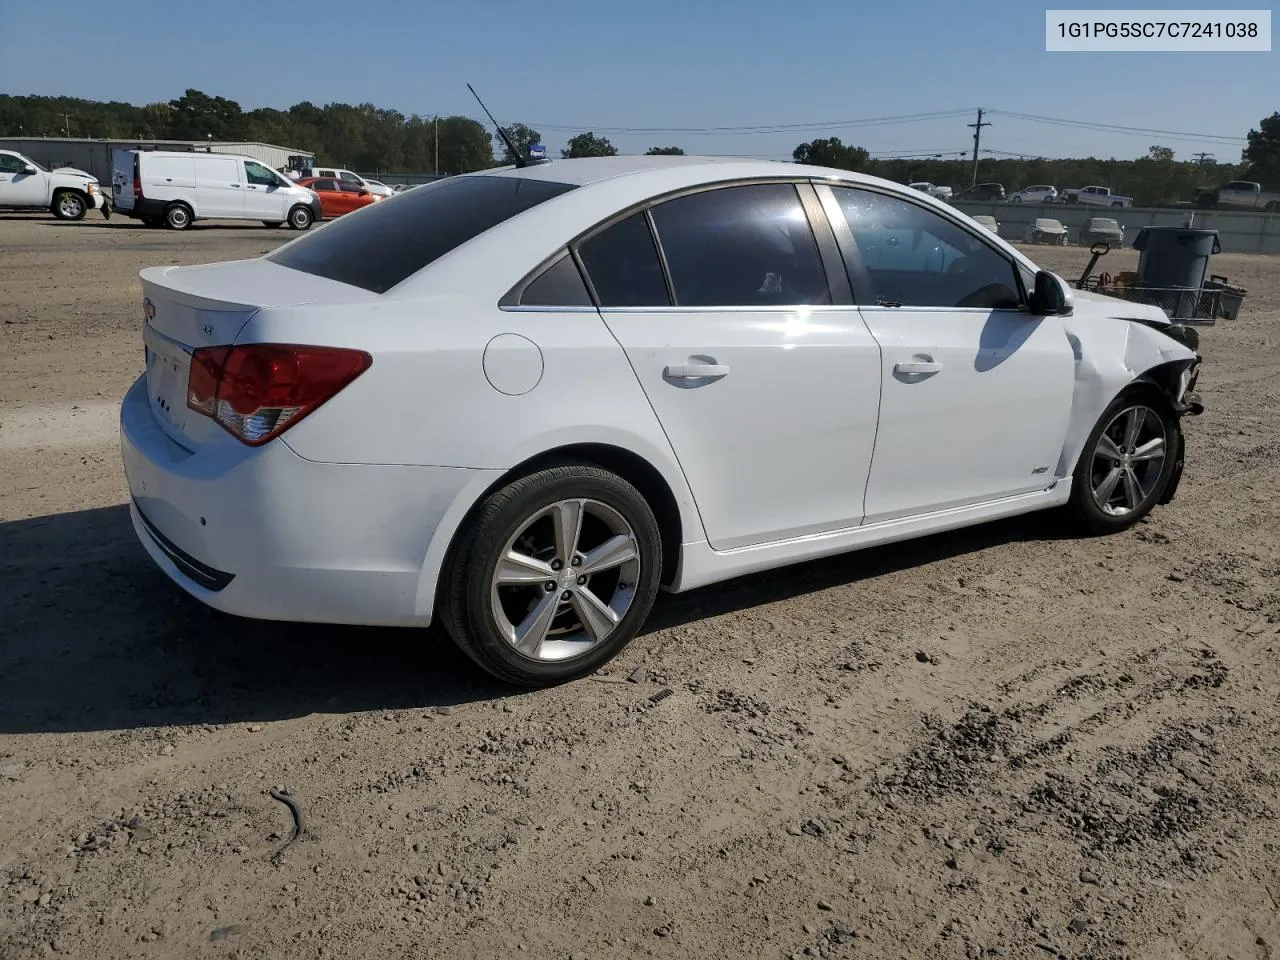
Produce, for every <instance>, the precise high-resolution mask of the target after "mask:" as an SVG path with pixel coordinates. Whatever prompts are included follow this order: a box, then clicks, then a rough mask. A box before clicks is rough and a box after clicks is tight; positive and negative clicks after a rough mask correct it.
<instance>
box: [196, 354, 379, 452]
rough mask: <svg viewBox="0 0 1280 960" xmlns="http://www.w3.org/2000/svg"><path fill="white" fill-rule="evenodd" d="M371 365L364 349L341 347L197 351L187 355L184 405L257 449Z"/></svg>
mask: <svg viewBox="0 0 1280 960" xmlns="http://www.w3.org/2000/svg"><path fill="white" fill-rule="evenodd" d="M371 363H373V358H372V357H371V356H369V354H367V353H365V352H364V351H363V350H347V349H345V348H341V347H304V346H295V345H292V344H280V343H255V344H246V345H245V346H239V347H200V348H199V349H198V350H196V351H195V353H194V354H192V356H191V372H190V374H189V375H188V377H187V406H188V407H190V408H191V409H192V410H194V411H195V412H196V413H199V414H203V415H204V416H206V417H211V418H212V419H213V420H215V421H216V422H218V423H219V424H221V425H222V426H223V427H224V428H226V430H227V431H228V432H230V433H231V434H232V435H233V436H234V437H236V438H237V439H238V440H240V441H242V442H244V443H247V444H248V445H249V446H251V447H257V446H261V445H262V444H264V443H266V442H268V441H269V440H273V439H275V438H276V437H278V436H280V434H282V433H284V432H285V430H287V429H288V428H289V427H291V426H293V425H294V424H295V423H297V422H298V421H299V420H301V419H302V418H303V417H305V416H306V415H307V414H309V413H311V412H312V411H313V410H315V409H316V408H317V407H318V406H320V405H321V404H322V403H324V402H325V401H326V400H328V399H330V398H331V397H332V396H334V394H336V393H337V392H338V391H339V390H341V389H342V388H343V387H345V386H346V385H347V384H349V383H350V382H351V381H352V380H354V379H355V378H356V377H358V376H360V374H362V373H364V372H365V371H366V370H368V369H369V365H370V364H371Z"/></svg>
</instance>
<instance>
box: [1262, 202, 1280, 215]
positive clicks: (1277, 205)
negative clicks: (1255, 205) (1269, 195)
mask: <svg viewBox="0 0 1280 960" xmlns="http://www.w3.org/2000/svg"><path fill="white" fill-rule="evenodd" d="M1263 210H1265V211H1266V212H1267V213H1280V200H1272V201H1271V202H1270V203H1268V204H1267V205H1266V206H1265V207H1263Z"/></svg>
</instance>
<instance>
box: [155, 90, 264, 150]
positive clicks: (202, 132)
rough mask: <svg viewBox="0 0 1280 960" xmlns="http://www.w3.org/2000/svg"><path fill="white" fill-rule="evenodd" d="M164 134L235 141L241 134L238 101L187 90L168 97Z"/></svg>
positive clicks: (176, 137)
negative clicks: (178, 95)
mask: <svg viewBox="0 0 1280 960" xmlns="http://www.w3.org/2000/svg"><path fill="white" fill-rule="evenodd" d="M169 107H170V108H171V110H172V112H171V113H170V115H169V130H168V135H169V136H170V137H173V138H175V139H180V140H203V139H205V138H206V137H210V136H211V138H212V139H214V140H238V139H240V138H242V137H243V136H244V132H245V123H244V113H243V111H242V110H241V109H240V104H238V103H236V102H235V101H234V100H227V99H226V98H224V97H211V96H209V95H208V94H207V93H201V92H200V91H199V90H191V89H188V90H187V92H186V93H184V94H183V95H182V96H181V97H179V98H178V99H177V100H170V101H169Z"/></svg>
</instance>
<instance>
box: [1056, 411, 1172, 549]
mask: <svg viewBox="0 0 1280 960" xmlns="http://www.w3.org/2000/svg"><path fill="white" fill-rule="evenodd" d="M1134 408H1141V409H1143V410H1145V411H1146V412H1145V413H1144V414H1143V421H1144V422H1143V427H1144V431H1143V432H1142V433H1140V434H1139V439H1141V437H1143V436H1149V434H1148V433H1147V432H1145V431H1146V428H1147V426H1148V425H1149V423H1150V421H1149V420H1147V418H1150V417H1153V416H1154V417H1156V418H1158V420H1159V425H1160V429H1161V430H1162V432H1163V439H1164V448H1163V449H1164V451H1165V455H1164V457H1163V458H1162V459H1161V460H1160V461H1159V464H1158V466H1157V465H1156V464H1155V462H1154V461H1150V460H1148V461H1145V462H1144V463H1145V464H1146V466H1145V468H1144V467H1142V464H1140V465H1139V469H1146V470H1147V474H1146V475H1145V476H1143V477H1142V478H1140V481H1141V480H1145V481H1146V483H1149V484H1150V485H1149V486H1148V487H1146V491H1145V493H1144V494H1143V495H1142V497H1141V498H1140V499H1138V502H1137V504H1136V506H1133V507H1132V508H1130V509H1127V511H1126V512H1124V513H1120V514H1117V513H1115V512H1112V510H1110V509H1108V510H1104V509H1103V507H1102V506H1101V504H1100V503H1099V498H1098V497H1097V496H1095V487H1097V486H1099V484H1100V482H1101V480H1103V479H1104V478H1105V477H1106V476H1107V475H1108V474H1109V473H1110V470H1107V468H1106V467H1105V464H1107V463H1113V462H1115V461H1114V460H1113V459H1112V458H1109V457H1107V456H1106V455H1105V454H1102V453H1099V445H1100V444H1101V443H1102V442H1103V440H1102V437H1103V433H1104V432H1106V433H1108V434H1109V435H1110V436H1111V437H1112V438H1114V437H1116V436H1120V437H1121V440H1123V427H1124V420H1123V418H1124V417H1125V416H1126V411H1128V410H1130V409H1134ZM1118 421H1119V428H1120V430H1119V433H1118V432H1117V429H1116V428H1117V422H1118ZM1112 442H1113V443H1114V442H1115V441H1114V439H1113V441H1112ZM1181 443H1182V429H1181V425H1180V423H1179V421H1178V417H1177V415H1176V414H1174V412H1173V410H1172V408H1171V407H1170V405H1169V401H1168V399H1167V398H1166V397H1165V396H1164V395H1163V394H1162V393H1160V392H1159V391H1158V390H1156V388H1155V387H1149V386H1145V385H1144V386H1137V387H1131V388H1130V389H1128V390H1125V391H1124V392H1122V393H1121V394H1120V396H1118V397H1116V399H1115V400H1113V401H1111V403H1110V404H1109V405H1108V406H1107V409H1106V410H1104V411H1103V413H1102V416H1101V417H1099V418H1098V422H1097V423H1096V424H1094V427H1093V429H1092V430H1091V431H1089V438H1088V439H1087V440H1086V441H1085V444H1084V448H1083V449H1082V450H1081V452H1080V460H1079V461H1078V462H1077V464H1076V469H1075V472H1074V474H1073V475H1072V480H1071V500H1070V501H1069V503H1068V511H1069V513H1070V514H1071V516H1072V519H1073V521H1074V522H1075V524H1076V525H1077V526H1079V527H1080V528H1081V529H1082V530H1084V531H1085V532H1087V533H1091V534H1107V533H1119V532H1120V531H1121V530H1127V529H1128V528H1129V527H1132V526H1133V525H1134V524H1135V523H1137V522H1138V521H1139V520H1141V519H1142V518H1143V517H1145V516H1146V515H1147V514H1148V513H1150V512H1151V510H1152V508H1153V507H1155V506H1156V504H1157V503H1159V502H1160V498H1161V497H1162V496H1163V494H1164V492H1165V489H1166V488H1167V487H1168V486H1169V482H1170V480H1171V479H1172V477H1173V473H1174V468H1175V466H1176V463H1175V461H1176V459H1177V458H1176V456H1175V452H1176V451H1177V450H1179V449H1180V446H1181ZM1117 445H1118V446H1119V447H1120V448H1121V452H1122V453H1123V452H1125V450H1124V444H1123V442H1121V443H1119V444H1117ZM1141 445H1142V444H1141V443H1139V444H1138V446H1139V447H1141ZM1130 452H1131V451H1130ZM1099 461H1101V463H1099ZM1131 466H1132V465H1131ZM1112 469H1115V468H1112ZM1104 471H1105V472H1104ZM1135 472H1136V471H1135ZM1124 485H1125V483H1124V477H1123V475H1122V476H1121V478H1120V479H1119V480H1118V482H1117V483H1116V484H1115V485H1114V488H1113V489H1116V490H1117V492H1116V493H1113V494H1112V495H1111V497H1109V498H1108V502H1109V501H1110V500H1111V499H1113V498H1114V497H1117V496H1122V495H1123V491H1121V490H1120V488H1122V487H1123V486H1124ZM1143 486H1144V484H1142V483H1141V482H1140V484H1139V487H1138V491H1139V492H1141V491H1142V489H1143Z"/></svg>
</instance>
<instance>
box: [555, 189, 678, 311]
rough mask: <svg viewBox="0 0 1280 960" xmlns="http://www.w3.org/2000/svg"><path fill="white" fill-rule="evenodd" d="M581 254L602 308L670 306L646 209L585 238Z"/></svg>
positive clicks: (580, 246) (581, 246) (579, 250)
mask: <svg viewBox="0 0 1280 960" xmlns="http://www.w3.org/2000/svg"><path fill="white" fill-rule="evenodd" d="M578 255H579V256H580V257H582V265H583V266H584V267H585V268H586V271H587V276H588V277H589V278H590V279H591V285H592V286H593V287H595V291H596V297H598V298H599V300H600V306H601V307H602V308H608V307H669V306H671V297H670V295H669V294H668V293H667V279H666V277H665V276H664V275H663V272H662V262H661V261H660V260H659V259H658V248H657V247H656V246H655V245H654V242H653V233H652V232H651V231H650V230H649V219H648V217H646V216H645V215H644V213H643V212H641V213H633V214H632V215H631V216H629V217H627V218H626V219H625V220H620V221H619V222H617V223H615V224H613V225H612V226H610V227H608V228H607V229H605V230H602V231H601V232H600V233H597V234H596V235H595V236H593V237H590V238H588V239H587V240H584V241H583V242H582V243H581V244H580V245H579V247H578Z"/></svg>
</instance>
